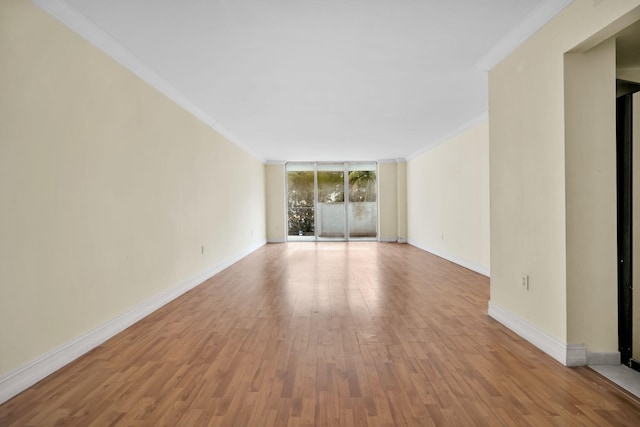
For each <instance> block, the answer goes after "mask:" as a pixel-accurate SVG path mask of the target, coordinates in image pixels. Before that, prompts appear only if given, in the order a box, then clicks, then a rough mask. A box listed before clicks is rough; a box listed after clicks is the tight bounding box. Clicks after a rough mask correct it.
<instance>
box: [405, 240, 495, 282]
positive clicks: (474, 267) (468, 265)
mask: <svg viewBox="0 0 640 427" xmlns="http://www.w3.org/2000/svg"><path fill="white" fill-rule="evenodd" d="M403 243H409V244H410V245H411V246H415V247H416V248H418V249H422V250H423V251H427V252H429V253H432V254H434V255H436V256H439V257H440V258H444V259H446V260H447V261H451V262H453V263H455V264H458V265H460V266H462V267H464V268H468V269H469V270H472V271H475V272H476V273H480V274H482V275H483V276H487V277H491V274H490V273H491V272H490V270H489V267H485V266H482V265H478V264H475V263H472V262H470V261H468V260H465V259H462V258H459V257H457V256H455V255H452V254H449V253H446V252H442V251H439V250H437V249H434V248H431V247H428V246H425V245H423V244H420V243H417V242H415V241H413V240H408V241H405V242H403Z"/></svg>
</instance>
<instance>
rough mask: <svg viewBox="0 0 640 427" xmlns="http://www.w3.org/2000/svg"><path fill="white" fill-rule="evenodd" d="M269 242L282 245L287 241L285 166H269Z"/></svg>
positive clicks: (267, 195) (267, 180)
mask: <svg viewBox="0 0 640 427" xmlns="http://www.w3.org/2000/svg"><path fill="white" fill-rule="evenodd" d="M266 197H267V241H268V242H269V243H282V242H286V241H287V224H286V221H287V219H286V203H287V200H286V191H285V165H284V163H283V164H267V166H266Z"/></svg>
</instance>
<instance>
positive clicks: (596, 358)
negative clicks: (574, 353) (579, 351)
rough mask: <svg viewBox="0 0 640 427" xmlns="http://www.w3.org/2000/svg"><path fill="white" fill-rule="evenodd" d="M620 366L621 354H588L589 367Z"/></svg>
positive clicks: (617, 352) (616, 352)
mask: <svg viewBox="0 0 640 427" xmlns="http://www.w3.org/2000/svg"><path fill="white" fill-rule="evenodd" d="M619 364H620V352H619V351H615V352H611V353H587V365H589V366H593V365H611V366H616V365H619Z"/></svg>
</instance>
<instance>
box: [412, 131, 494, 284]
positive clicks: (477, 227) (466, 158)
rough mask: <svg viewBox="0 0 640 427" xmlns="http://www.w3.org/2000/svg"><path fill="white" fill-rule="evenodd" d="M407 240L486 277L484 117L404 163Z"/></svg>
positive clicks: (486, 143)
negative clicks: (470, 126)
mask: <svg viewBox="0 0 640 427" xmlns="http://www.w3.org/2000/svg"><path fill="white" fill-rule="evenodd" d="M407 229H408V242H409V243H410V244H412V245H414V246H417V247H419V248H421V249H424V250H426V251H429V252H431V253H434V254H436V255H439V256H441V257H443V258H446V259H449V260H451V261H453V262H456V263H458V264H460V265H463V266H465V267H467V268H470V269H472V270H475V271H477V272H480V273H482V274H485V275H487V276H488V275H489V264H490V262H489V253H490V244H489V234H490V233H489V127H488V122H487V121H486V120H485V121H483V122H481V123H479V124H477V125H476V126H474V127H473V128H471V129H469V130H467V131H466V132H464V133H462V134H460V135H458V136H456V137H454V138H451V139H450V140H449V141H447V142H445V143H443V144H440V145H438V146H436V147H435V148H432V149H430V150H428V151H426V152H425V153H423V154H421V155H420V156H418V157H416V158H413V159H411V160H409V161H408V162H407Z"/></svg>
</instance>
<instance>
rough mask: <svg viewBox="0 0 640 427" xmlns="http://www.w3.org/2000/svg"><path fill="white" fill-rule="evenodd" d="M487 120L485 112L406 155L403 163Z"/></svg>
mask: <svg viewBox="0 0 640 427" xmlns="http://www.w3.org/2000/svg"><path fill="white" fill-rule="evenodd" d="M488 119H489V112H488V111H485V112H484V113H482V114H480V115H479V116H477V117H475V118H473V119H471V120H469V121H468V122H467V123H465V124H463V125H462V126H460V127H459V128H457V129H456V130H454V131H453V132H449V133H448V134H446V135H444V136H443V137H441V138H439V139H436V140H435V141H434V142H432V143H431V144H428V145H427V146H425V147H423V148H421V149H420V150H418V151H416V152H415V153H413V154H410V155H408V156H407V157H405V161H407V162H408V161H409V160H413V159H415V158H416V157H418V156H420V155H422V154H424V153H426V152H427V151H429V150H432V149H434V148H436V147H437V146H438V145H440V144H444V143H445V142H447V141H449V140H450V139H452V138H455V137H456V136H458V135H460V134H462V133H464V132H466V131H468V130H469V129H471V128H472V127H474V126H476V125H478V124H480V123H482V122H484V121H486V120H488Z"/></svg>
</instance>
